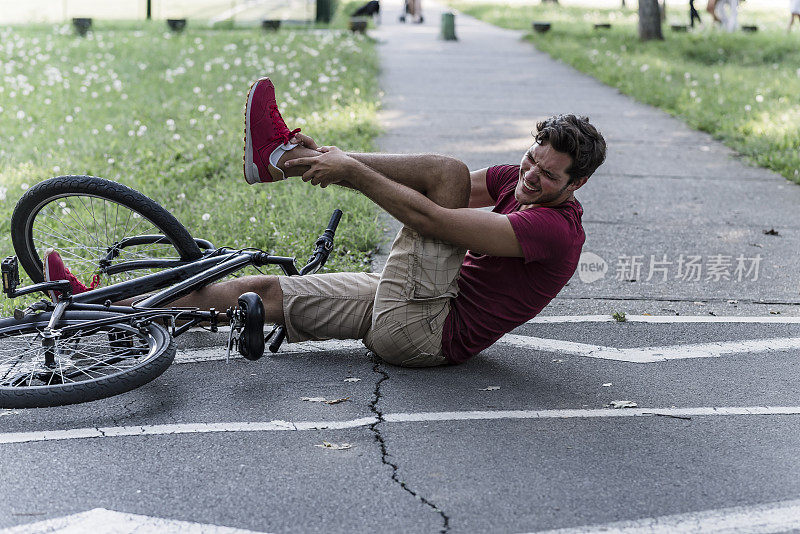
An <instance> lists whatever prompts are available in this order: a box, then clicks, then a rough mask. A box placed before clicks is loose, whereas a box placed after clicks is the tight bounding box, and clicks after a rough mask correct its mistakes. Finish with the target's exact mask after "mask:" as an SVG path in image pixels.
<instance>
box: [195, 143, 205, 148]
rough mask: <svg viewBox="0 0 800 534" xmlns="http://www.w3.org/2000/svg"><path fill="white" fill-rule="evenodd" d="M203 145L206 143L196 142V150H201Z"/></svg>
mask: <svg viewBox="0 0 800 534" xmlns="http://www.w3.org/2000/svg"><path fill="white" fill-rule="evenodd" d="M205 147H206V145H204V144H203V143H198V144H197V150H203V149H204V148H205Z"/></svg>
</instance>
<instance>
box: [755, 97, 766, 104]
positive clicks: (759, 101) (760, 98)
mask: <svg viewBox="0 0 800 534" xmlns="http://www.w3.org/2000/svg"><path fill="white" fill-rule="evenodd" d="M763 101H764V97H763V96H761V95H756V102H758V103H761V102H763Z"/></svg>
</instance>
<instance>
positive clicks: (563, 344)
mask: <svg viewBox="0 0 800 534" xmlns="http://www.w3.org/2000/svg"><path fill="white" fill-rule="evenodd" d="M498 343H505V344H508V345H513V346H515V347H521V348H526V349H532V350H544V351H548V352H556V353H561V354H572V355H575V356H587V357H589V358H600V359H603V360H617V361H622V362H632V363H653V362H663V361H667V360H682V359H688V358H717V357H719V356H724V355H726V354H740V353H744V352H749V353H755V352H773V351H781V350H790V349H800V337H779V338H772V339H744V340H740V341H718V342H712V343H691V344H685V345H668V346H663V347H633V348H626V349H618V348H615V347H604V346H602V345H589V344H586V343H575V342H573V341H560V340H557V339H547V338H540V337H532V336H520V335H517V334H506V335H505V336H503V337H502V338H500V340H499V341H498Z"/></svg>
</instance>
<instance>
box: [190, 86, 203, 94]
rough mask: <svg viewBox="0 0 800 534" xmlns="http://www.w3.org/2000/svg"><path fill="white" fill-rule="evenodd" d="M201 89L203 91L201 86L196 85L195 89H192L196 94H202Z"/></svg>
mask: <svg viewBox="0 0 800 534" xmlns="http://www.w3.org/2000/svg"><path fill="white" fill-rule="evenodd" d="M200 91H202V89H200V88H199V87H195V88H194V89H192V92H193V93H194V94H196V95H199V94H200Z"/></svg>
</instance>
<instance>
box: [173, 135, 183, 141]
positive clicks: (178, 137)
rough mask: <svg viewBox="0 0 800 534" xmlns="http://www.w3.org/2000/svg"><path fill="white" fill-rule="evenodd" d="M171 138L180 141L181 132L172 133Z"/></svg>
mask: <svg viewBox="0 0 800 534" xmlns="http://www.w3.org/2000/svg"><path fill="white" fill-rule="evenodd" d="M172 140H173V141H180V140H181V134H175V135H173V136H172Z"/></svg>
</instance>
